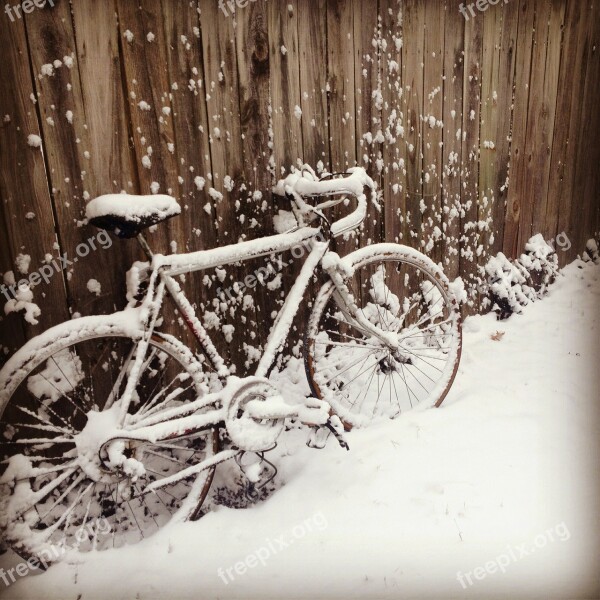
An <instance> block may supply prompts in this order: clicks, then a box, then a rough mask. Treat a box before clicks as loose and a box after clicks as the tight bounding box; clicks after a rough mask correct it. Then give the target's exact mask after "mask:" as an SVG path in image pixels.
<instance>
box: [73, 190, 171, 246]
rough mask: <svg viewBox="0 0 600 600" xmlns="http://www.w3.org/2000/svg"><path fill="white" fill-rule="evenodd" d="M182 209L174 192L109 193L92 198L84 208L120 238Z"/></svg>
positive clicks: (93, 220)
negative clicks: (174, 196) (145, 194)
mask: <svg viewBox="0 0 600 600" xmlns="http://www.w3.org/2000/svg"><path fill="white" fill-rule="evenodd" d="M180 212H181V207H180V206H179V204H178V203H177V201H176V200H175V198H172V197H171V196H166V195H164V194H153V195H150V196H133V195H130V194H106V195H104V196H98V198H95V199H94V200H91V201H90V202H89V203H88V205H87V206H86V209H85V215H86V217H87V219H88V221H89V222H90V223H91V224H92V225H95V226H96V227H99V228H100V229H106V230H107V231H110V232H111V233H114V234H115V235H117V236H118V237H120V238H132V237H135V236H136V235H137V234H138V233H139V232H140V231H141V230H142V229H145V228H146V227H151V226H152V225H156V224H157V223H161V222H162V221H166V220H167V219H170V218H171V217H174V216H175V215H178V214H179V213H180Z"/></svg>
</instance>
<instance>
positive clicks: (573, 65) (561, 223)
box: [546, 0, 585, 266]
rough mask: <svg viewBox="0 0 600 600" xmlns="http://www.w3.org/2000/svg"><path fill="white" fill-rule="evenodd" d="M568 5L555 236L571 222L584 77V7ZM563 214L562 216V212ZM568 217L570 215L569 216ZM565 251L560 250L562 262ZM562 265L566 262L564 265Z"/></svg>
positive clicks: (553, 167) (551, 201)
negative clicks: (573, 152)
mask: <svg viewBox="0 0 600 600" xmlns="http://www.w3.org/2000/svg"><path fill="white" fill-rule="evenodd" d="M566 4H567V6H566V14H565V22H566V23H567V26H566V27H565V30H564V37H563V40H562V48H561V64H560V72H559V77H558V84H557V87H558V97H557V106H556V114H555V119H554V136H553V141H552V158H551V163H550V177H549V181H548V200H547V206H546V224H547V228H548V234H549V235H550V236H552V237H554V236H556V235H557V234H559V233H560V232H561V231H564V229H560V228H561V227H565V226H566V225H567V224H568V221H569V216H570V215H569V211H568V209H567V207H566V206H565V205H564V202H565V198H566V197H567V194H570V193H571V189H572V182H573V176H574V159H573V157H571V156H569V154H570V152H569V150H570V148H569V124H570V122H571V118H570V117H571V112H572V111H575V110H576V105H577V103H578V95H579V90H578V80H579V79H578V78H580V77H581V71H580V69H579V64H580V63H579V62H578V46H579V44H580V40H581V36H580V34H579V32H580V27H581V26H582V24H583V23H585V19H584V18H583V16H582V14H581V10H580V3H579V2H577V1H576V0H568V1H567V3H566ZM561 214H562V216H563V219H560V217H559V215H561ZM565 217H566V218H565ZM564 258H565V253H564V252H561V253H559V259H560V260H561V263H562V261H563V260H564ZM561 266H562V265H561Z"/></svg>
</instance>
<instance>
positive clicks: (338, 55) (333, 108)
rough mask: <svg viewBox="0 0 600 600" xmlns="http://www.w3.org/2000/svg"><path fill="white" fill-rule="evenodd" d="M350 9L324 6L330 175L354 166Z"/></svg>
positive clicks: (338, 1) (340, 2)
mask: <svg viewBox="0 0 600 600" xmlns="http://www.w3.org/2000/svg"><path fill="white" fill-rule="evenodd" d="M353 40H354V5H353V3H352V2H345V1H344V0H328V2H327V64H328V82H327V84H328V86H329V115H330V119H329V139H330V152H331V166H330V169H331V170H332V171H344V170H346V169H347V168H348V167H352V166H354V164H355V162H356V150H355V138H354V131H355V126H354V115H355V112H356V111H355V100H354V91H355V81H354V44H353Z"/></svg>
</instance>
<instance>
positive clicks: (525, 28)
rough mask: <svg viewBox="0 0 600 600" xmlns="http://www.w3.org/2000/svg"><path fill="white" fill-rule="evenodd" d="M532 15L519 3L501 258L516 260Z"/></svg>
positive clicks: (531, 10) (531, 6) (528, 6)
mask: <svg viewBox="0 0 600 600" xmlns="http://www.w3.org/2000/svg"><path fill="white" fill-rule="evenodd" d="M534 13H535V3H534V2H531V1H529V0H522V2H521V10H520V12H519V23H518V34H517V53H516V63H515V94H514V109H513V110H514V114H513V127H512V141H511V159H510V183H509V187H508V197H507V208H506V223H505V226H504V243H503V252H504V254H506V255H507V256H513V257H514V256H518V255H519V253H520V251H521V250H522V248H520V246H519V223H520V219H521V213H522V212H523V210H527V209H526V208H525V209H523V204H524V203H525V202H529V201H530V200H529V199H526V198H524V197H523V195H522V188H521V182H522V181H523V177H524V176H525V173H526V172H527V163H526V155H525V144H526V133H527V118H528V114H527V107H528V105H529V94H530V92H531V89H530V86H529V80H530V75H531V52H532V47H533V29H534Z"/></svg>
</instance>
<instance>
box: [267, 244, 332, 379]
mask: <svg viewBox="0 0 600 600" xmlns="http://www.w3.org/2000/svg"><path fill="white" fill-rule="evenodd" d="M310 243H311V245H312V248H311V251H310V254H309V255H308V257H307V259H306V261H305V262H304V264H303V265H302V269H301V270H300V274H299V275H298V278H297V279H296V282H295V283H294V285H293V286H292V289H291V290H290V293H289V294H288V296H287V298H286V300H285V303H284V305H283V306H282V308H281V310H280V311H279V314H278V315H277V317H276V319H275V322H274V323H273V327H272V328H271V333H270V334H269V338H268V339H267V344H266V346H265V349H264V351H263V355H262V357H261V359H260V362H259V363H258V367H257V368H256V373H255V376H256V377H266V376H267V374H268V372H269V369H270V368H271V366H272V365H273V363H274V362H275V359H276V357H277V353H278V352H279V351H280V350H281V347H282V346H283V344H284V343H285V340H286V339H287V335H288V333H289V331H290V328H291V326H292V321H293V319H294V317H295V316H296V314H297V313H298V309H299V308H300V304H301V303H302V300H303V298H304V292H305V291H306V288H308V284H309V283H310V278H311V277H312V275H313V273H314V272H315V270H316V268H317V267H318V265H319V263H320V262H321V259H322V258H323V256H325V253H326V252H327V250H328V248H329V242H318V241H315V240H312V241H311V242H310Z"/></svg>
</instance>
